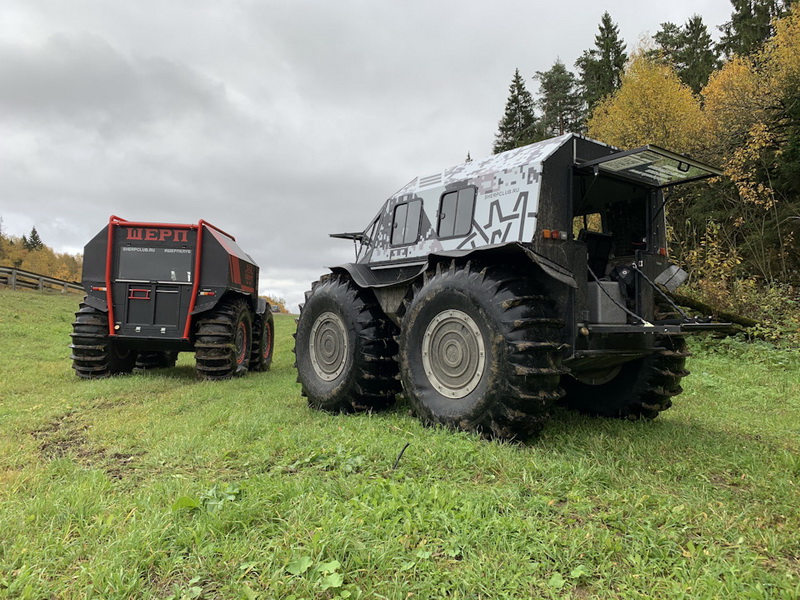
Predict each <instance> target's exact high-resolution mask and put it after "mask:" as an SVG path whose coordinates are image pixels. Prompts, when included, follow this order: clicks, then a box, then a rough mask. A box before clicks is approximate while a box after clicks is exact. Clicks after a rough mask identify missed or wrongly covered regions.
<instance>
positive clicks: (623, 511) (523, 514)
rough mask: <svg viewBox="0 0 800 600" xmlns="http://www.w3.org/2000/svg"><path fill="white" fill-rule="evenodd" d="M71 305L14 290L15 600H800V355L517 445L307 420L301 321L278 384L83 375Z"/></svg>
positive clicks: (7, 591)
mask: <svg viewBox="0 0 800 600" xmlns="http://www.w3.org/2000/svg"><path fill="white" fill-rule="evenodd" d="M77 302H78V300H77V298H76V297H75V296H68V297H63V296H61V295H58V294H43V293H25V292H11V291H8V290H4V289H0V358H1V359H2V360H0V597H11V598H76V599H77V598H81V599H83V598H160V599H167V598H171V599H176V600H177V599H180V598H295V599H300V598H308V599H311V598H392V599H394V598H397V599H405V598H444V597H447V598H539V597H543V598H576V599H585V598H669V599H674V598H765V599H766V598H786V599H790V598H792V599H793V598H798V597H800V535H798V531H800V493H799V492H800V489H798V488H799V487H800V452H798V451H799V450H800V359H799V358H798V355H797V353H796V352H795V353H792V352H788V351H774V350H770V349H768V348H766V347H761V346H745V345H743V344H740V343H738V342H724V343H716V344H712V343H708V342H706V343H702V344H695V345H694V347H693V350H694V352H695V356H694V357H693V358H691V359H690V360H689V365H688V366H689V369H690V370H691V371H692V372H693V375H692V376H691V377H689V378H688V379H686V385H685V389H686V392H685V393H684V394H683V395H682V396H680V397H678V399H677V401H676V406H675V407H674V408H673V409H671V410H669V411H667V412H666V413H665V414H664V415H662V416H661V417H659V418H658V419H657V420H655V421H653V422H649V423H646V422H623V421H613V420H602V419H593V418H587V417H581V416H578V415H575V414H572V413H568V412H566V411H559V412H557V413H556V414H555V415H554V417H553V419H552V421H551V422H550V423H549V424H548V426H547V427H546V429H545V431H544V434H543V435H542V437H541V438H540V439H539V440H538V441H535V442H532V443H530V444H527V445H514V444H502V443H496V442H486V441H482V440H480V439H478V438H477V437H475V436H473V435H468V434H464V433H453V432H448V431H443V430H438V429H430V428H424V427H421V426H420V425H419V424H418V423H417V421H416V420H414V419H413V418H412V417H410V416H409V415H408V408H407V406H406V405H404V404H400V405H398V407H397V408H395V409H394V410H392V411H389V412H387V413H381V414H376V415H355V416H333V415H327V414H324V413H319V412H315V411H312V410H310V409H309V408H308V407H307V406H306V403H305V401H304V400H303V399H302V398H301V396H300V393H299V389H298V386H297V384H296V383H295V373H294V370H293V367H292V363H293V354H292V352H291V348H292V344H293V342H292V337H291V334H292V331H293V328H294V321H293V320H292V319H291V318H290V317H280V316H279V317H278V319H277V321H276V328H277V346H276V347H277V353H276V357H275V362H274V365H273V368H272V370H271V371H270V372H268V373H264V374H250V375H248V376H246V377H244V378H240V379H235V380H231V381H227V382H214V383H210V382H199V381H197V380H196V379H195V377H194V372H193V360H192V357H191V355H188V354H182V355H181V357H180V359H179V362H178V366H177V367H175V368H174V369H169V370H165V371H156V372H149V373H144V374H134V375H131V376H125V377H117V378H112V379H106V380H100V381H82V380H79V379H78V378H77V377H75V375H74V374H73V372H72V369H71V368H70V361H69V358H68V357H69V349H68V347H67V346H68V344H69V333H70V330H71V327H70V323H71V321H72V318H73V312H74V311H75V310H76V308H77ZM406 444H409V446H408V448H407V449H406V451H405V453H404V454H403V456H402V458H401V459H400V461H399V463H398V465H397V468H396V469H393V468H392V467H393V465H394V463H395V461H396V460H397V457H398V455H399V453H400V451H401V450H402V449H403V447H404V446H405V445H406Z"/></svg>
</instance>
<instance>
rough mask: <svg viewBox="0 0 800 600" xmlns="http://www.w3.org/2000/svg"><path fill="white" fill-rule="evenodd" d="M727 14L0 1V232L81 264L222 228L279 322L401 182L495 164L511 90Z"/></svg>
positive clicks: (726, 9) (679, 1)
mask: <svg viewBox="0 0 800 600" xmlns="http://www.w3.org/2000/svg"><path fill="white" fill-rule="evenodd" d="M604 10H608V12H609V13H610V14H611V17H612V19H613V20H614V22H615V23H617V24H618V25H619V28H620V35H621V36H622V38H623V39H624V40H625V42H626V44H627V45H628V51H630V50H631V49H632V48H633V47H634V46H636V45H637V44H638V43H639V40H640V39H642V38H643V37H646V36H648V35H652V34H654V33H655V32H656V31H657V30H658V29H659V24H660V23H662V22H664V21H672V22H675V23H678V24H683V23H685V22H686V20H687V19H688V18H689V17H691V16H692V15H693V14H700V15H701V16H702V17H703V20H704V22H705V23H706V25H707V26H708V28H709V30H710V31H711V33H712V35H714V37H715V38H718V31H717V26H718V25H720V24H722V23H723V22H725V21H727V20H728V19H729V18H730V13H731V4H730V2H729V1H728V0H672V1H671V2H663V1H656V0H606V2H604V3H598V2H569V1H566V0H564V1H562V2H537V1H533V0H531V1H527V2H524V1H513V0H493V1H492V2H488V1H485V0H484V1H477V0H460V1H459V2H455V1H450V2H444V1H438V0H425V1H419V0H402V1H400V0H396V1H392V2H390V1H380V0H338V1H331V0H317V1H311V0H280V1H279V0H238V1H233V0H231V1H229V2H226V1H223V0H213V1H212V0H169V1H165V0H136V1H132V0H131V1H122V0H119V1H110V0H70V1H64V0H49V1H48V0H2V3H0V216H1V217H2V220H3V230H4V232H5V233H6V234H8V235H16V236H20V235H22V234H27V233H29V232H30V230H31V228H32V227H33V226H36V229H37V231H38V232H39V235H40V237H41V239H42V241H44V242H45V243H46V244H47V245H49V246H51V247H53V248H55V249H56V250H57V251H60V252H71V253H75V252H82V250H83V245H84V244H85V243H86V242H87V241H88V240H89V239H90V238H91V237H92V236H93V235H94V234H95V233H96V232H97V231H99V230H100V229H101V228H102V227H103V226H104V225H105V224H106V223H107V222H108V217H109V215H111V214H115V215H118V216H121V217H124V218H126V219H129V220H143V221H164V222H186V223H191V222H197V221H198V220H200V219H205V220H207V221H210V222H212V223H214V224H215V225H217V226H219V227H221V228H222V229H224V230H226V231H228V232H230V233H232V234H233V235H234V236H235V237H236V238H237V240H238V241H239V243H240V245H241V246H242V247H243V248H244V250H245V251H246V252H248V253H250V254H251V255H252V256H253V258H254V259H255V260H256V262H257V263H258V264H259V265H260V267H261V292H262V293H270V294H273V295H276V296H280V297H283V298H285V299H286V300H287V301H288V303H289V304H290V307H291V308H293V309H295V310H296V308H297V306H296V305H297V303H298V302H300V301H301V299H302V293H303V291H304V290H306V289H308V288H309V287H310V283H311V282H312V281H313V280H315V279H317V278H318V277H319V276H320V275H321V274H322V273H324V272H326V269H325V267H326V266H332V265H336V264H341V263H343V262H348V261H351V260H353V258H354V252H353V247H352V244H351V243H350V242H348V241H343V240H335V239H331V238H329V237H328V234H329V233H336V232H341V231H358V230H361V229H363V228H364V227H365V226H366V225H367V222H368V221H369V220H370V218H371V217H372V216H373V215H374V214H375V213H376V212H377V210H378V208H379V207H380V205H381V204H382V202H383V201H384V200H385V199H386V198H387V197H389V196H390V195H392V194H393V193H394V192H395V191H396V190H398V189H399V188H400V187H402V186H403V185H404V184H405V183H407V182H408V181H410V180H411V179H413V178H414V177H415V176H416V175H418V174H426V173H429V172H431V171H438V170H440V169H442V168H444V167H448V166H452V165H455V164H457V163H460V162H462V161H463V160H464V158H465V157H466V155H467V152H469V153H470V154H471V155H472V157H473V158H478V157H482V156H486V155H488V154H490V153H491V147H492V142H493V138H494V134H495V132H496V130H497V123H498V121H499V119H500V118H501V117H502V114H503V108H504V106H505V102H506V99H507V96H508V86H509V84H510V82H511V79H512V77H513V74H514V69H516V68H519V69H520V73H521V74H522V75H523V76H524V77H525V79H526V84H527V86H528V89H529V90H530V91H531V92H534V93H535V92H536V90H537V89H538V84H537V82H536V81H533V80H532V77H533V76H534V75H535V73H536V71H545V70H547V69H549V68H550V67H551V66H552V64H553V62H554V61H555V60H556V59H561V60H562V61H563V62H564V63H565V64H566V65H567V67H568V68H570V69H573V64H574V62H575V60H576V59H577V58H578V56H579V55H580V54H581V53H582V52H583V50H586V49H588V48H590V47H592V46H593V43H594V36H595V34H596V33H597V28H598V24H599V22H600V17H601V15H602V13H603V11H604Z"/></svg>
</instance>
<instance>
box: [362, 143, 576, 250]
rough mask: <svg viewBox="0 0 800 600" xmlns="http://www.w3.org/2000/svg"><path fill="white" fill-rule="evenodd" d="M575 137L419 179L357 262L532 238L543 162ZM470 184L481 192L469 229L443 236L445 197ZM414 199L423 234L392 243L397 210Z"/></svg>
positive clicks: (373, 228)
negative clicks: (419, 207) (407, 241)
mask: <svg viewBox="0 0 800 600" xmlns="http://www.w3.org/2000/svg"><path fill="white" fill-rule="evenodd" d="M572 138H573V134H567V135H563V136H561V137H557V138H553V139H550V140H545V141H543V142H539V143H536V144H531V145H529V146H524V147H522V148H515V149H514V150H509V151H507V152H503V153H501V154H496V155H494V156H490V157H488V158H485V159H483V160H476V161H472V162H467V163H462V164H460V165H457V166H455V167H451V168H449V169H445V170H444V171H442V172H440V173H434V174H431V175H428V176H424V177H416V178H414V179H413V180H412V181H411V182H409V183H408V184H407V185H405V186H404V187H403V188H402V189H400V190H399V191H398V192H397V193H396V194H394V195H393V196H392V197H391V198H389V199H388V200H387V201H386V202H385V204H384V205H383V208H382V209H381V211H380V212H379V213H378V216H377V218H376V219H374V220H373V221H372V223H371V224H370V226H369V227H368V228H367V230H366V231H365V232H364V233H365V238H364V241H363V242H362V248H361V250H360V251H359V257H358V262H359V263H382V262H389V261H391V262H394V261H404V260H409V261H410V260H413V259H417V258H418V259H420V260H422V259H424V258H426V257H427V256H428V255H429V254H431V253H435V252H442V251H449V250H469V249H472V248H478V247H481V246H488V245H492V244H501V243H506V242H516V241H518V242H530V241H531V240H532V239H533V235H534V233H535V231H536V221H537V211H538V207H539V192H540V189H541V174H542V163H543V162H544V161H545V160H546V159H547V158H548V157H549V156H551V155H552V154H553V152H555V151H556V150H557V149H558V148H560V147H561V146H562V145H563V144H565V143H568V142H569V141H570V140H571V139H572ZM470 186H471V187H474V188H475V190H476V198H475V211H474V214H473V217H472V227H471V229H470V231H469V232H468V233H467V234H466V235H462V236H458V237H449V238H447V239H439V236H438V235H437V223H438V211H439V204H440V201H441V198H442V196H443V195H444V194H446V193H447V192H451V191H456V190H461V189H464V188H467V187H470ZM413 200H421V201H422V214H421V220H420V227H419V235H418V236H417V239H416V241H415V242H412V243H410V244H392V231H393V229H394V215H395V209H396V208H397V206H398V205H401V204H403V203H407V202H410V201H413Z"/></svg>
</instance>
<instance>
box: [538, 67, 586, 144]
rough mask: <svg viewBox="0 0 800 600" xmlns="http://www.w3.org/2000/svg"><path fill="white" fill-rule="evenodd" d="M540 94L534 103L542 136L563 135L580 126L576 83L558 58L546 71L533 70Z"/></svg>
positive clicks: (579, 128)
mask: <svg viewBox="0 0 800 600" xmlns="http://www.w3.org/2000/svg"><path fill="white" fill-rule="evenodd" d="M534 79H538V80H539V94H540V96H541V97H540V98H539V100H537V102H536V103H537V104H538V105H539V108H540V109H541V111H542V117H541V127H542V130H543V132H544V134H545V136H547V137H549V136H555V135H563V134H565V133H568V132H577V131H580V130H581V124H580V122H581V110H580V109H581V102H580V97H579V95H578V89H577V88H578V83H577V80H576V79H575V75H573V74H572V73H571V72H570V71H567V67H566V66H564V63H563V62H561V60H556V62H555V63H554V64H553V66H552V67H550V69H549V70H548V71H537V72H536V76H535V77H534Z"/></svg>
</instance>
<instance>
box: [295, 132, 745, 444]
mask: <svg viewBox="0 0 800 600" xmlns="http://www.w3.org/2000/svg"><path fill="white" fill-rule="evenodd" d="M719 174H720V172H719V171H718V170H717V169H715V168H714V167H711V166H709V165H705V164H703V163H700V162H698V161H696V160H693V159H691V158H688V157H686V156H681V155H679V154H675V153H674V152H670V151H668V150H665V149H663V148H658V147H655V146H646V147H643V148H637V149H635V150H629V151H621V150H618V149H616V148H612V147H610V146H607V145H605V144H602V143H599V142H596V141H594V140H590V139H587V138H584V137H581V136H578V135H573V134H568V135H564V136H561V137H558V138H554V139H551V140H545V141H542V142H538V143H536V144H532V145H530V146H525V147H522V148H516V149H514V150H510V151H508V152H503V153H502V154H497V155H495V156H491V157H489V158H486V159H484V160H476V161H474V162H467V163H463V164H460V165H456V166H454V167H451V168H449V169H444V170H438V171H431V172H429V173H426V174H423V175H422V176H420V177H416V178H414V179H413V180H412V181H411V182H410V183H408V185H406V186H405V187H403V188H402V189H400V190H399V191H398V192H397V193H396V194H394V195H393V196H391V197H390V198H389V199H388V200H386V201H385V202H384V204H383V206H382V207H381V209H380V210H379V211H378V213H377V215H375V217H374V218H373V219H372V220H371V221H370V222H369V223H368V225H367V227H366V228H365V229H364V230H363V231H359V232H355V233H344V234H337V235H336V236H335V237H340V238H346V239H352V240H353V241H354V242H355V243H356V248H357V256H356V261H355V262H353V263H348V264H344V265H339V266H337V267H334V268H333V269H332V273H329V274H326V275H323V276H322V277H321V278H320V280H319V281H318V282H316V283H315V284H314V285H313V286H312V289H311V291H310V292H309V293H308V294H307V295H306V302H305V305H304V306H303V307H302V310H301V313H300V319H299V321H298V324H297V337H296V346H295V352H296V354H297V370H298V376H299V381H300V383H301V384H302V386H303V394H305V395H306V396H307V397H308V401H309V403H310V404H311V405H312V406H314V407H315V408H320V409H323V410H329V411H352V410H359V409H362V410H363V409H376V408H381V407H384V406H386V405H388V404H390V403H391V402H393V401H394V399H395V395H396V394H398V393H400V392H401V391H402V392H403V393H404V394H405V396H406V397H407V398H408V400H409V402H410V404H411V407H412V409H413V411H414V412H415V413H416V414H417V416H419V418H420V419H421V420H422V421H424V422H426V423H430V424H442V425H446V426H449V427H454V428H460V429H466V430H472V431H478V432H481V433H483V434H484V435H489V436H493V437H500V438H525V437H528V436H530V435H532V434H535V433H536V432H537V431H539V429H540V428H541V427H542V424H543V423H544V421H545V419H546V418H547V416H548V414H549V413H550V411H551V409H552V407H553V405H554V404H555V403H556V402H559V401H560V402H562V403H564V404H566V405H567V406H568V407H571V408H575V409H577V410H580V411H583V412H587V413H592V414H598V415H606V416H613V417H626V418H653V417H655V416H656V415H658V413H659V412H661V411H663V410H665V409H667V408H669V407H670V405H671V404H672V397H674V396H676V395H677V394H679V393H680V392H681V385H680V382H681V379H682V378H683V377H684V376H686V375H687V374H688V372H687V371H686V369H685V368H684V363H685V359H686V356H687V355H688V352H687V349H686V342H685V337H686V336H687V335H688V334H690V333H693V332H698V331H709V330H719V329H727V328H728V327H729V325H728V324H724V323H712V322H710V320H708V319H698V318H693V317H690V316H689V315H687V314H686V313H685V312H683V310H682V309H681V308H680V307H678V306H677V305H675V304H674V302H672V301H671V300H670V298H669V295H668V294H667V293H665V291H664V289H662V288H665V289H672V290H674V288H675V287H677V285H679V284H680V283H681V282H682V281H683V279H685V277H686V276H687V274H686V273H684V272H682V271H681V270H680V269H679V268H678V267H677V265H673V264H671V263H670V262H669V259H668V254H667V243H666V242H667V233H666V229H667V227H666V220H665V216H664V208H665V202H666V200H667V198H668V195H667V194H665V190H667V189H669V188H671V187H672V186H675V185H679V184H682V183H687V182H690V181H697V180H700V179H703V178H707V177H713V176H716V175H719Z"/></svg>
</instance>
